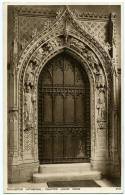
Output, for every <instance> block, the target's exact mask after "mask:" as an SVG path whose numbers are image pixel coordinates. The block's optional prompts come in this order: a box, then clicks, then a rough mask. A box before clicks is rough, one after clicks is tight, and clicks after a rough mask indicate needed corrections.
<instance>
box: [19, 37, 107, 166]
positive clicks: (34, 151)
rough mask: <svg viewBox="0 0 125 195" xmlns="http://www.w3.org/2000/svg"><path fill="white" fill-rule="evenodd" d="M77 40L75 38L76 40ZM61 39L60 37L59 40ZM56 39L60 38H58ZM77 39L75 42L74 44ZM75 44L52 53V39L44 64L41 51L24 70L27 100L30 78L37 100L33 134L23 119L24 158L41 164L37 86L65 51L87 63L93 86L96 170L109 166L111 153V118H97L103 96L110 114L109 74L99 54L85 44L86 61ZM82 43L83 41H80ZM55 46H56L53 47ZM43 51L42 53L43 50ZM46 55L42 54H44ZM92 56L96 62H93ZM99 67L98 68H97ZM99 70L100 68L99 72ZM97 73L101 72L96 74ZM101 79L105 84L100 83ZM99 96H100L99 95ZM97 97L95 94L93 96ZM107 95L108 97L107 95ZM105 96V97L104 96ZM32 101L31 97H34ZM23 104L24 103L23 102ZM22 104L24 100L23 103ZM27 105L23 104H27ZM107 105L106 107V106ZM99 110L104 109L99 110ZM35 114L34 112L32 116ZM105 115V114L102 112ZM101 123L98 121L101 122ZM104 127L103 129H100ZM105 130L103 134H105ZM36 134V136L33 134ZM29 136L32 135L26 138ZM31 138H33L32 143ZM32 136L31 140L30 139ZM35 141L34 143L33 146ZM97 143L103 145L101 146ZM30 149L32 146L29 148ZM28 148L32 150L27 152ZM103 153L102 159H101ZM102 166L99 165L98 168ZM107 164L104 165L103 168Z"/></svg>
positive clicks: (92, 128)
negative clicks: (45, 69)
mask: <svg viewBox="0 0 125 195" xmlns="http://www.w3.org/2000/svg"><path fill="white" fill-rule="evenodd" d="M73 38H74V37H73ZM58 39H59V37H58ZM55 40H56V38H55ZM74 40H75V39H74ZM74 40H73V41H74ZM72 43H73V44H74V42H70V47H65V46H60V45H59V47H55V48H54V47H53V49H51V50H50V45H51V40H50V41H49V40H48V42H47V43H46V45H45V47H46V48H49V49H46V50H45V54H47V53H48V54H47V55H45V56H44V58H43V59H42V61H41V63H40V64H38V62H39V61H40V56H39V52H38V50H37V52H36V53H35V55H32V56H31V57H30V59H29V60H28V63H27V64H28V65H27V64H26V65H27V66H26V67H25V70H24V76H22V78H23V80H22V81H23V83H22V82H21V85H22V84H23V88H22V89H23V93H22V94H23V101H24V99H25V96H26V95H27V94H26V91H25V89H26V86H27V85H28V84H27V76H29V77H31V78H32V81H28V82H29V84H30V85H31V86H32V87H33V91H32V97H33V98H34V103H33V108H32V109H31V110H33V117H34V118H33V120H34V122H33V124H34V127H33V129H34V130H33V131H32V130H30V131H28V130H25V124H24V123H25V120H24V118H23V127H22V129H23V132H22V134H23V147H22V151H23V152H22V156H23V159H24V160H26V161H27V158H29V159H32V158H34V159H35V161H38V143H37V141H38V138H37V135H38V128H37V85H38V83H37V82H38V78H39V74H40V72H41V70H42V68H43V67H44V65H45V64H46V63H47V61H48V60H50V59H51V58H53V57H54V56H55V55H57V54H58V53H60V52H62V51H63V50H67V52H70V53H72V55H74V56H75V57H77V58H78V59H79V61H81V62H82V64H84V65H85V66H84V68H85V70H86V72H87V74H88V77H89V80H90V83H91V143H92V144H91V145H92V148H91V151H92V155H91V163H92V165H93V167H94V168H95V169H98V168H99V169H101V168H102V167H103V168H104V166H105V160H106V161H107V160H108V158H107V154H108V143H107V135H108V127H107V122H108V121H107V120H108V119H107V117H108V116H100V117H105V120H103V119H101V118H100V121H98V119H97V116H96V114H97V113H96V112H97V105H96V104H97V99H96V97H98V95H100V94H101V96H100V98H101V97H102V99H103V101H105V102H102V103H101V106H102V108H101V109H103V110H102V112H104V113H105V114H106V113H107V107H108V105H107V103H108V99H107V93H105V92H104V88H105V89H106V88H107V81H106V77H105V73H104V69H103V68H102V67H103V66H102V64H101V63H100V60H99V59H98V57H97V56H96V54H94V53H93V51H92V50H90V49H88V47H87V49H86V50H85V48H84V47H85V44H83V51H84V52H85V53H86V54H87V57H86V58H85V56H82V55H81V54H80V50H81V48H79V47H78V45H77V44H78V40H77V44H76V45H75V46H74V45H73V47H72ZM80 43H81V42H80ZM51 46H52V45H51ZM39 50H41V48H39ZM40 52H41V51H40ZM41 56H42V55H41ZM91 57H92V59H91ZM92 60H94V63H92ZM30 66H34V67H35V71H34V77H32V76H33V75H32V70H31V69H32V68H31V67H30ZM94 66H95V67H94ZM98 68H99V69H98ZM96 71H97V72H96ZM99 72H100V75H101V76H100V78H99V77H98V74H97V73H99ZM96 74H97V78H95V75H96ZM99 79H101V81H100V80H99ZM97 93H98V95H97ZM92 94H93V95H92ZM104 94H105V95H104ZM104 96H105V97H104ZM30 98H31V97H30ZM19 101H20V100H19ZM20 103H21V101H20ZM31 103H32V102H31V100H30V105H31ZM24 104H25V102H23V103H22V105H24ZM102 104H104V106H105V107H104V106H103V105H102ZM25 109H26V110H27V108H25V107H23V113H25V112H26V111H25ZM98 109H100V108H99V107H98ZM30 114H31V115H32V113H30ZM100 114H101V113H100ZM97 121H98V122H97ZM99 125H100V127H98V126H99ZM97 129H98V130H100V133H104V135H102V134H101V136H98V133H97ZM102 129H103V131H102ZM28 132H30V133H29V134H28ZM31 132H32V136H31V135H30V134H31ZM25 134H28V135H25ZM30 136H31V137H32V138H31V140H30ZM26 137H28V139H27V138H26ZM31 142H32V144H31ZM101 143H103V146H102V148H103V149H101V151H100V144H101ZM97 144H99V145H98V146H97ZM29 146H30V147H29ZM27 149H29V150H28V151H27ZM102 151H103V155H102ZM100 154H101V156H100ZM98 164H99V165H98ZM102 164H103V165H102Z"/></svg>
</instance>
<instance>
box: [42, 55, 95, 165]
mask: <svg viewBox="0 0 125 195" xmlns="http://www.w3.org/2000/svg"><path fill="white" fill-rule="evenodd" d="M82 67H84V65H81V64H80V62H79V61H77V60H76V59H74V58H73V57H72V56H71V55H69V54H66V53H61V54H58V55H57V56H55V57H54V58H53V59H51V60H50V61H49V62H48V63H47V64H46V65H45V67H44V68H43V70H42V71H41V73H40V76H39V82H38V152H39V161H40V164H45V163H73V162H74V163H75V162H77V163H78V162H89V161H90V153H91V142H90V84H89V80H88V76H87V74H86V72H85V70H84V69H83V68H82Z"/></svg>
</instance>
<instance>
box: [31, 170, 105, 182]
mask: <svg viewBox="0 0 125 195" xmlns="http://www.w3.org/2000/svg"><path fill="white" fill-rule="evenodd" d="M99 179H101V172H99V171H84V172H67V173H66V172H64V173H34V174H33V182H34V183H42V182H48V181H73V180H99Z"/></svg>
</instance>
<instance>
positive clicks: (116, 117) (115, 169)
mask: <svg viewBox="0 0 125 195" xmlns="http://www.w3.org/2000/svg"><path fill="white" fill-rule="evenodd" d="M111 22H112V71H113V72H112V74H113V106H112V147H111V148H112V149H111V150H112V152H111V153H112V162H111V175H112V176H113V177H114V176H116V177H118V176H120V159H119V151H118V150H119V140H118V139H120V137H119V136H120V134H119V133H120V128H119V124H120V108H119V106H120V105H119V100H120V94H119V90H120V89H119V86H120V79H119V77H118V48H117V43H116V27H115V25H116V21H115V15H114V14H111Z"/></svg>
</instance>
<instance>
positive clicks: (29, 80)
mask: <svg viewBox="0 0 125 195" xmlns="http://www.w3.org/2000/svg"><path fill="white" fill-rule="evenodd" d="M26 74H27V75H26V84H27V86H30V87H33V80H34V73H33V62H32V61H30V63H29V66H28V68H27V73H26Z"/></svg>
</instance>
